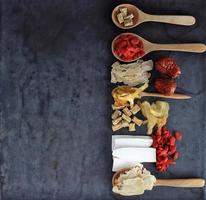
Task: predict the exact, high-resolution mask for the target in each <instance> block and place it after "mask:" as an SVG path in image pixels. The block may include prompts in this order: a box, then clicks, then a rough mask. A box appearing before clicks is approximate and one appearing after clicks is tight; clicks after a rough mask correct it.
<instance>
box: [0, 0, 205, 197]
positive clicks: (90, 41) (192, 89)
mask: <svg viewBox="0 0 206 200" xmlns="http://www.w3.org/2000/svg"><path fill="white" fill-rule="evenodd" d="M129 2H131V3H134V4H136V5H138V6H139V7H140V8H141V9H143V10H144V11H146V12H150V13H153V14H189V15H194V16H195V17H196V18H197V23H196V25H195V26H192V27H180V26H172V25H165V24H159V23H146V24H142V25H140V26H139V27H136V28H134V29H133V30H132V31H133V32H135V33H138V34H140V35H141V36H143V37H145V38H147V39H148V40H150V41H153V42H162V43H178V42H204V43H206V28H205V27H206V24H205V21H206V12H205V9H206V1H205V0H195V1H194V0H144V1H142V0H134V1H129ZM119 3H123V1H116V0H115V1H113V0H109V1H104V0H95V1H92V0H74V1H71V0H70V1H69V0H24V1H23V0H22V1H20V0H1V15H0V16H1V71H0V76H1V77H0V148H1V149H0V199H1V200H40V199H42V200H43V199H44V200H53V199H55V200H76V199H81V200H97V199H99V200H101V199H102V200H112V199H115V198H116V197H115V196H114V195H113V194H112V192H111V176H112V173H111V167H112V159H111V148H110V146H111V135H112V131H111V127H110V126H111V121H110V114H111V107H110V104H111V103H112V98H111V95H110V92H111V90H112V87H113V85H111V84H110V66H111V64H112V63H113V62H114V61H115V59H114V58H113V56H112V54H111V51H110V44H111V41H112V39H113V37H115V36H116V35H117V34H118V33H120V32H122V31H121V30H120V29H118V28H116V27H115V26H114V25H113V23H112V22H111V19H110V14H111V11H112V9H113V7H114V6H116V5H118V4H119ZM161 56H172V57H174V58H175V59H176V60H177V62H178V64H179V65H180V66H181V69H182V76H181V78H180V79H179V80H178V87H179V88H178V90H179V91H185V92H187V93H191V94H192V95H193V99H192V100H188V101H170V102H171V104H170V105H171V110H170V117H169V123H168V126H169V128H170V129H171V130H175V129H178V130H180V131H182V132H183V134H184V139H183V141H182V142H181V143H180V144H179V151H180V154H181V157H180V159H179V160H178V162H177V166H176V167H171V168H170V169H169V170H168V172H166V173H158V172H157V171H156V170H155V168H154V166H153V165H147V167H148V168H149V169H150V170H151V171H152V173H153V174H155V175H156V176H157V177H162V178H183V177H205V167H206V165H205V164H206V162H205V138H206V136H205V134H206V133H205V132H206V130H205V95H206V91H205V88H206V87H205V84H206V80H205V77H206V70H205V69H206V68H205V67H206V66H205V62H206V56H205V54H202V55H200V54H191V53H177V52H173V53H171V52H156V53H151V54H149V55H148V56H147V57H145V59H154V60H155V59H157V58H159V57H161ZM144 131H145V129H144V128H141V129H138V130H137V133H136V134H142V133H144ZM119 133H122V134H125V133H127V131H126V130H125V131H120V132H119ZM204 193H205V191H204V189H177V188H176V189H174V188H173V189H172V188H155V189H154V190H153V191H148V192H146V193H145V194H144V195H143V196H139V197H138V198H134V199H142V200H143V199H147V200H149V199H153V200H160V199H161V200H162V199H167V200H173V199H175V200H176V199H178V200H183V199H185V200H186V199H187V200H190V199H205V194H204ZM122 199H127V198H122Z"/></svg>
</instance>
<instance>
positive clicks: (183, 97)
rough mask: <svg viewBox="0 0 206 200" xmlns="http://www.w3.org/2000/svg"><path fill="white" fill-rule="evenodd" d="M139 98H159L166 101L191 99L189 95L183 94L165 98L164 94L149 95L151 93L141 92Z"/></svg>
mask: <svg viewBox="0 0 206 200" xmlns="http://www.w3.org/2000/svg"><path fill="white" fill-rule="evenodd" d="M140 96H141V97H160V98H166V99H191V98H192V97H191V96H189V95H185V94H178V93H175V94H173V95H171V96H166V95H164V94H160V93H155V92H153V93H151V92H141V93H140Z"/></svg>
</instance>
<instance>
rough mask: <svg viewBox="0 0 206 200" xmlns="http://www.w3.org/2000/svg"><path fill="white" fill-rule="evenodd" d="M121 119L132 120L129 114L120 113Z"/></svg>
mask: <svg viewBox="0 0 206 200" xmlns="http://www.w3.org/2000/svg"><path fill="white" fill-rule="evenodd" d="M122 119H124V120H126V121H127V122H129V123H130V122H131V120H132V119H131V118H130V117H129V116H127V115H125V114H123V115H122Z"/></svg>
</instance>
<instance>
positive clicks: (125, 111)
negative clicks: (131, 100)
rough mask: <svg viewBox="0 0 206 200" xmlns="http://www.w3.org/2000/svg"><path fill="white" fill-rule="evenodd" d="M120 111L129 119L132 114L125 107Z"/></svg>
mask: <svg viewBox="0 0 206 200" xmlns="http://www.w3.org/2000/svg"><path fill="white" fill-rule="evenodd" d="M122 111H123V113H124V114H125V115H127V116H129V117H130V116H131V115H132V112H131V111H130V110H129V109H128V108H127V107H125V108H124V109H123V110H122Z"/></svg>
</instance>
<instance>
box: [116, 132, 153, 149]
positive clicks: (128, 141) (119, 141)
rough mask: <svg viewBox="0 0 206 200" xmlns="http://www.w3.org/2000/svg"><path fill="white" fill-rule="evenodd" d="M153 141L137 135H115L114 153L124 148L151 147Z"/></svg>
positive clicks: (150, 138) (147, 137)
mask: <svg viewBox="0 0 206 200" xmlns="http://www.w3.org/2000/svg"><path fill="white" fill-rule="evenodd" d="M152 143H153V139H152V137H149V136H139V135H138V136H137V135H113V136H112V151H113V150H114V149H118V148H123V147H150V146H152Z"/></svg>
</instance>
